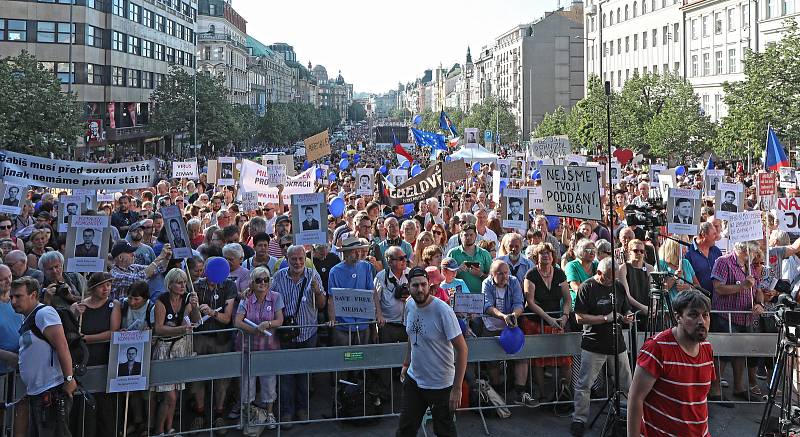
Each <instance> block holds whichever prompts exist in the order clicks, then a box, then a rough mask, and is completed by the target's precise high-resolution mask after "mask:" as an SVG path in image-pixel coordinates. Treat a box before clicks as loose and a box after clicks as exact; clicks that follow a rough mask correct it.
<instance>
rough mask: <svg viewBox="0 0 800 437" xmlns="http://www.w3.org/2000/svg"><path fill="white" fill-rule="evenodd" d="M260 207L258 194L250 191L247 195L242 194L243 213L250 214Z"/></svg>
mask: <svg viewBox="0 0 800 437" xmlns="http://www.w3.org/2000/svg"><path fill="white" fill-rule="evenodd" d="M258 207H259V205H258V193H256V192H255V191H248V192H246V193H242V211H243V212H250V211H255V210H257V209H258Z"/></svg>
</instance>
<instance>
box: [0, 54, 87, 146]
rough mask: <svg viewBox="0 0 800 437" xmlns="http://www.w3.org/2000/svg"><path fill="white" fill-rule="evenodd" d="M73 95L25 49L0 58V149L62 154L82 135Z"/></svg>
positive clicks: (78, 107) (82, 128)
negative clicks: (13, 55) (62, 88)
mask: <svg viewBox="0 0 800 437" xmlns="http://www.w3.org/2000/svg"><path fill="white" fill-rule="evenodd" d="M81 120H82V114H81V108H80V105H79V104H78V102H77V99H76V98H75V95H74V94H67V93H64V92H62V91H61V81H59V80H58V78H56V76H55V75H54V74H53V72H52V71H50V70H47V69H45V68H44V67H43V66H42V65H41V64H39V62H38V61H37V59H36V58H35V57H34V56H33V55H31V54H29V53H28V52H26V51H23V52H22V53H21V54H20V55H19V56H15V57H7V58H4V59H2V60H0V148H2V149H4V150H12V151H15V152H23V153H28V154H34V155H40V156H44V155H48V154H49V153H53V154H55V155H57V156H64V155H66V153H67V146H68V145H71V144H74V143H75V140H76V139H77V138H78V137H79V136H81V135H83V134H84V132H85V127H84V125H83V123H82V122H81Z"/></svg>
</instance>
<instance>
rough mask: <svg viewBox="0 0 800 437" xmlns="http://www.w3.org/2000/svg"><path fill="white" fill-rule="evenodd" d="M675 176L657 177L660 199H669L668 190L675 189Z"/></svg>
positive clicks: (664, 175)
mask: <svg viewBox="0 0 800 437" xmlns="http://www.w3.org/2000/svg"><path fill="white" fill-rule="evenodd" d="M675 182H676V181H675V176H674V175H671V174H660V175H658V189H659V193H661V198H662V199H666V198H667V197H669V189H670V188H675V186H676V183H675Z"/></svg>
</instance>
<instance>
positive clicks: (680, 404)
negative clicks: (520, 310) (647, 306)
mask: <svg viewBox="0 0 800 437" xmlns="http://www.w3.org/2000/svg"><path fill="white" fill-rule="evenodd" d="M673 308H674V311H675V317H676V320H677V322H678V324H677V326H675V327H674V328H669V329H667V330H665V331H662V332H660V333H659V334H656V335H655V336H654V337H653V338H650V339H648V340H647V341H645V343H644V345H643V346H642V349H641V350H640V351H639V357H638V358H637V359H636V364H637V366H636V372H635V373H634V375H633V382H632V384H631V389H630V392H629V393H628V436H629V437H632V436H636V437H639V436H640V435H643V436H655V435H664V434H669V435H681V436H700V435H708V404H707V403H706V397H707V396H708V392H709V388H710V386H711V381H712V380H713V379H714V365H713V359H714V351H713V350H712V348H711V343H709V342H708V341H706V336H707V335H708V327H709V325H710V324H711V321H710V315H709V314H710V312H711V302H710V301H709V300H708V298H707V297H705V296H703V295H702V294H701V293H700V292H699V291H696V290H689V291H684V292H682V293H680V294H679V295H678V297H677V298H676V299H675V301H674V302H673Z"/></svg>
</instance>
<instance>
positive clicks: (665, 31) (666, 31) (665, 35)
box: [661, 26, 670, 45]
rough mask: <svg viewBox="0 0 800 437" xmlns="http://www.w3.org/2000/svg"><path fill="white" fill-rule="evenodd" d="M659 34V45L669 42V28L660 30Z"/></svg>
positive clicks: (665, 27)
mask: <svg viewBox="0 0 800 437" xmlns="http://www.w3.org/2000/svg"><path fill="white" fill-rule="evenodd" d="M661 33H662V35H661V44H662V45H667V41H669V38H670V35H669V26H664V27H662V28H661Z"/></svg>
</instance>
